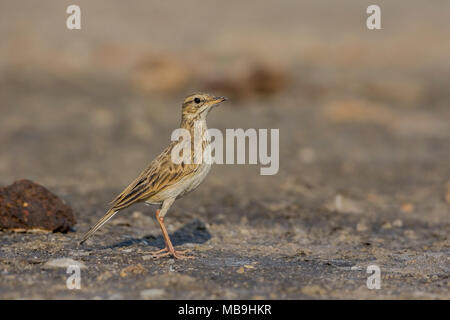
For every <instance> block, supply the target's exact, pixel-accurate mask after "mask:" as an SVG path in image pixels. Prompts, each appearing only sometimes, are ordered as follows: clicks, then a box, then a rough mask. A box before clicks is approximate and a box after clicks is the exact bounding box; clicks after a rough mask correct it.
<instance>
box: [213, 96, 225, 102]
mask: <svg viewBox="0 0 450 320" xmlns="http://www.w3.org/2000/svg"><path fill="white" fill-rule="evenodd" d="M224 101H227V98H225V97H214V99H213V101H212V102H213V104H219V103H221V102H224Z"/></svg>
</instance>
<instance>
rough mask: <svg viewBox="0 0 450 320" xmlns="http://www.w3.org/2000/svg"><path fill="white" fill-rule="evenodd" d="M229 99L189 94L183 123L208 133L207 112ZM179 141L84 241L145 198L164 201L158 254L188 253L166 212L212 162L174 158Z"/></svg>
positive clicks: (158, 216) (204, 142) (118, 199)
mask: <svg viewBox="0 0 450 320" xmlns="http://www.w3.org/2000/svg"><path fill="white" fill-rule="evenodd" d="M225 100H226V99H225V98H224V97H214V96H212V95H209V94H206V93H194V94H191V95H189V96H187V97H186V98H185V99H184V102H183V106H182V116H181V125H180V127H181V128H183V129H186V130H188V131H189V132H190V134H191V137H192V139H194V128H195V125H196V124H197V125H198V124H200V126H199V128H200V129H201V130H202V134H204V133H205V132H206V130H207V127H206V116H207V114H208V112H209V111H210V110H211V109H212V107H214V106H216V105H217V104H219V103H221V102H223V101H225ZM205 137H206V136H205ZM178 143H179V142H178V141H172V142H171V143H170V145H169V146H168V147H167V148H166V149H165V150H164V151H163V152H162V153H161V154H160V155H159V156H158V157H156V158H155V159H154V160H153V161H152V162H151V163H150V165H149V166H148V167H147V168H146V169H145V170H144V171H142V173H141V174H140V175H139V176H138V177H137V178H136V179H135V180H134V181H133V182H132V183H131V184H130V185H129V186H128V187H126V188H125V190H123V191H122V192H121V193H120V194H119V195H118V196H117V197H116V198H115V199H114V200H113V201H112V202H111V208H110V209H109V210H108V212H106V214H105V215H104V216H103V217H102V218H101V219H100V220H99V221H98V222H97V223H96V224H95V225H94V226H93V227H92V228H91V229H90V230H89V231H88V232H87V233H86V234H85V235H84V236H83V239H82V240H81V242H80V244H81V243H83V242H85V241H86V240H87V239H88V238H89V237H91V236H92V235H93V234H94V233H95V232H96V231H97V230H98V229H99V228H100V227H101V226H103V225H104V224H105V223H106V222H108V220H109V219H111V218H112V217H113V216H114V215H115V214H116V213H117V212H119V211H120V210H122V209H125V208H127V207H129V206H131V205H133V204H135V203H138V202H145V203H147V204H156V205H160V208H159V209H158V210H156V219H157V220H158V223H159V225H160V227H161V231H162V234H163V237H164V240H165V243H166V247H165V248H164V249H162V250H159V251H157V252H155V253H154V255H155V256H158V257H161V256H166V255H173V256H174V257H175V258H184V257H186V256H184V255H183V252H180V251H176V250H175V249H174V247H173V245H172V242H171V241H170V238H169V235H168V233H167V230H166V227H165V225H164V216H165V214H166V213H167V211H168V210H169V208H170V206H171V205H172V204H173V202H174V201H175V200H176V199H178V198H180V197H182V196H184V195H185V194H186V193H188V192H190V191H192V190H194V189H195V188H197V187H198V185H199V184H200V183H201V182H202V181H203V179H204V178H205V177H206V175H207V174H208V171H209V169H210V166H211V165H210V164H208V163H205V162H202V163H199V164H196V163H183V162H182V163H176V162H173V161H172V159H171V153H172V150H173V148H174V147H175V146H176V145H177V144H178ZM200 143H201V150H202V151H203V150H204V149H205V148H206V146H207V144H208V143H209V142H208V141H207V140H201V141H200ZM191 146H192V147H191V152H192V153H193V152H194V143H192V144H191ZM202 154H203V152H202ZM193 158H194V157H193V156H192V159H193Z"/></svg>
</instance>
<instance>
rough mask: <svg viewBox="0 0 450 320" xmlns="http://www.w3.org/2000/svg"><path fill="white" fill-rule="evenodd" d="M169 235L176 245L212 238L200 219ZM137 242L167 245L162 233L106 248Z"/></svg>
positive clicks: (159, 245) (161, 246)
mask: <svg viewBox="0 0 450 320" xmlns="http://www.w3.org/2000/svg"><path fill="white" fill-rule="evenodd" d="M169 236H170V239H171V240H172V244H173V245H174V246H179V245H183V244H185V243H205V242H206V241H208V240H209V239H211V234H210V233H209V231H208V230H207V228H206V225H205V224H204V223H203V222H202V221H200V220H198V219H194V220H192V221H191V222H189V223H186V224H185V225H184V226H183V227H181V228H180V229H178V230H176V231H175V232H174V233H172V234H169ZM136 243H145V244H146V245H149V246H153V247H158V248H161V249H162V248H164V247H165V242H164V238H163V237H162V235H158V236H154V235H148V236H145V237H142V238H132V239H127V240H124V241H121V242H118V243H115V244H113V245H110V246H106V247H104V249H114V248H120V247H128V246H131V245H133V244H136Z"/></svg>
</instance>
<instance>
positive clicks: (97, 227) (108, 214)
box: [80, 208, 118, 244]
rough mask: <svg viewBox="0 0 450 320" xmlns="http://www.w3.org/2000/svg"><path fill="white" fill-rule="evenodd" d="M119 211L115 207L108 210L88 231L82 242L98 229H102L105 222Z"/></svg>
mask: <svg viewBox="0 0 450 320" xmlns="http://www.w3.org/2000/svg"><path fill="white" fill-rule="evenodd" d="M117 212H118V211H114V210H113V208H111V209H109V210H108V212H106V214H105V215H104V216H103V217H102V218H101V219H100V220H98V222H97V223H96V224H95V226H93V227H92V228H91V230H89V231H88V232H86V234H85V235H84V236H83V239H82V240H81V241H80V244H83V243H84V242H85V241H86V240H87V239H89V238H90V237H91V236H92V235H93V234H94V233H95V232H96V231H97V230H98V229H100V228H101V227H102V226H103V225H104V224H105V223H107V222H108V220H109V219H111V218H112V217H113V216H114V215H115V214H116V213H117Z"/></svg>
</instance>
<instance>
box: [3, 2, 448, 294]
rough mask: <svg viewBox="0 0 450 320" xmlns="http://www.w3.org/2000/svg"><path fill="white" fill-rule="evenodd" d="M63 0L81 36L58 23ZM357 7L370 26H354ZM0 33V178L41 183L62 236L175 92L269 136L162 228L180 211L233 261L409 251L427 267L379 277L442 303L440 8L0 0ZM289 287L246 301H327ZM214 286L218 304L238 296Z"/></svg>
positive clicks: (125, 166) (368, 256)
mask: <svg viewBox="0 0 450 320" xmlns="http://www.w3.org/2000/svg"><path fill="white" fill-rule="evenodd" d="M71 4H77V5H79V6H80V7H81V30H68V29H67V28H66V19H67V17H68V14H66V8H67V7H68V6H69V5H71ZM371 4H378V5H379V6H380V7H381V25H382V30H368V29H367V28H366V19H367V17H368V15H367V14H366V8H367V7H368V6H369V5H371ZM0 38H1V39H2V41H0V185H2V186H5V185H8V184H10V183H12V182H13V181H14V180H16V179H19V178H27V179H31V180H34V181H36V182H38V183H41V184H43V185H44V186H46V187H49V188H50V189H51V190H54V191H56V192H57V193H58V194H59V195H61V196H62V197H63V198H64V199H65V200H66V201H67V202H68V203H69V204H70V205H71V206H72V207H74V209H75V214H76V217H77V220H78V227H77V233H76V234H75V235H69V236H68V237H79V236H80V234H81V233H82V232H81V231H86V229H87V228H88V226H89V225H90V224H92V223H93V222H94V221H95V220H96V219H97V218H99V217H100V216H101V215H102V213H103V211H104V210H105V209H106V207H107V202H108V201H110V200H111V199H113V197H114V196H115V194H116V193H117V192H119V191H121V190H122V188H123V187H125V186H126V185H127V184H128V183H129V182H130V181H131V180H132V179H134V177H135V176H136V175H137V174H138V173H139V172H140V171H141V169H142V168H143V167H144V166H145V165H146V164H147V163H148V162H149V161H150V160H152V159H153V158H154V157H155V156H156V155H157V154H159V152H160V151H162V150H163V148H164V147H165V146H166V145H167V144H168V142H169V139H170V134H171V132H172V130H173V129H175V128H176V127H177V126H178V124H179V121H180V107H181V102H182V100H183V98H184V96H186V95H187V94H190V93H191V92H193V91H207V92H211V93H213V94H215V95H225V96H227V97H228V98H229V101H228V102H227V103H226V104H224V105H223V106H221V107H220V108H216V109H215V110H214V112H212V113H211V114H210V116H209V120H208V124H209V127H213V128H219V129H222V130H224V129H225V128H244V129H246V128H279V129H280V171H279V173H278V174H277V175H275V176H260V175H259V166H247V165H245V166H244V165H239V166H238V165H216V166H214V168H213V170H212V171H211V173H210V175H209V177H208V179H207V180H206V181H205V182H204V184H203V185H202V186H201V187H200V188H199V189H198V190H197V191H196V192H195V193H194V194H193V195H191V196H190V197H188V198H186V200H182V201H183V202H180V203H179V204H177V205H176V206H174V209H173V214H170V215H169V219H173V223H174V227H173V230H176V229H177V228H178V227H181V226H182V225H183V223H185V222H188V221H190V220H191V219H193V218H198V219H200V220H201V221H203V222H205V223H206V224H207V225H206V226H207V227H208V230H209V231H210V233H211V235H212V237H213V238H212V239H211V240H210V241H212V245H213V246H215V248H218V247H219V246H220V245H221V244H222V245H223V246H226V245H227V243H228V244H229V243H230V242H229V241H228V240H229V239H230V237H234V238H235V240H233V241H235V242H233V241H231V240H230V241H231V242H232V243H234V244H235V245H236V247H235V249H236V252H239V250H241V249H238V248H242V243H245V246H244V247H246V248H248V250H249V251H248V252H246V254H248V255H251V253H250V252H252V251H251V248H253V250H256V251H258V250H259V249H258V248H260V246H263V245H264V246H265V247H266V249H264V250H263V249H261V250H263V251H264V252H265V254H269V255H270V254H272V255H274V256H276V257H278V258H279V255H280V254H281V255H288V256H289V255H296V254H298V252H299V251H298V250H299V245H300V246H301V247H302V248H306V247H307V248H309V249H304V252H303V253H302V254H300V256H302V255H303V256H305V255H307V256H312V257H313V258H312V259H314V257H315V258H317V259H318V257H319V256H320V258H321V259H333V257H334V258H336V257H338V256H339V257H341V258H342V256H346V257H347V259H350V260H351V259H354V261H369V260H373V259H375V260H378V261H384V263H385V264H389V263H393V266H394V265H395V263H394V262H393V260H390V258H389V257H392V255H395V254H397V253H398V252H397V253H395V252H396V251H395V250H412V251H413V252H415V254H417V255H419V256H421V257H422V258H423V261H425V260H428V261H429V259H431V258H429V257H426V256H424V255H423V252H422V251H421V250H426V249H424V247H427V248H428V249H427V250H431V251H433V250H434V251H433V252H436V253H437V256H436V257H435V258H436V259H437V261H436V263H435V264H431V265H427V267H425V266H421V267H420V268H419V267H416V265H412V266H410V268H412V269H407V271H404V270H406V269H402V270H403V271H398V270H397V272H406V273H408V272H409V274H411V273H412V274H414V273H415V272H418V270H419V269H420V270H422V271H421V272H424V273H425V274H429V275H430V277H431V276H432V275H436V274H437V275H438V278H437V280H436V279H435V280H436V283H440V286H438V285H436V286H434V284H431V287H430V289H429V291H428V293H427V294H430V295H431V296H433V294H435V295H438V296H440V297H442V295H443V294H444V295H445V294H446V295H447V297H448V290H447V289H448V287H447V289H445V287H446V285H448V278H447V280H445V277H444V276H442V277H441V275H445V273H447V272H448V271H449V269H448V267H446V268H447V269H444V265H445V263H447V264H448V260H446V258H445V256H446V255H448V250H449V241H448V231H449V220H450V219H449V217H450V215H449V206H450V164H449V157H450V148H449V141H450V140H449V139H450V128H449V123H450V108H449V107H450V106H449V104H450V90H449V83H450V81H449V80H450V41H449V39H450V2H448V1H444V0H436V1H433V2H432V3H430V2H425V1H365V0H363V1H361V0H358V1H356V0H354V1H339V2H337V1H294V0H292V1H287V0H281V1H236V0H229V1H200V0H192V1H182V2H175V1H149V0H145V1H143V0H136V1H132V2H124V1H100V0H98V1H84V0H79V1H76V2H72V1H61V0H58V1H56V0H55V1H49V0H47V1H40V2H36V1H12V0H1V1H0ZM140 209H142V211H144V210H146V209H145V208H140ZM133 210H134V209H133ZM133 210H132V209H130V212H133ZM144 212H146V211H144ZM124 217H129V215H124ZM124 219H131V220H129V221H128V222H127V223H128V225H133V221H134V220H132V218H124ZM183 219H185V220H183ZM177 223H179V224H177ZM110 228H111V229H109V230H112V229H114V226H111V227H110ZM116 228H117V226H116ZM120 228H122V229H120ZM149 228H150V227H146V228H145V226H144V227H142V228H141V229H139V227H137V229H130V228H128V229H127V227H123V226H121V227H119V231H117V232H118V234H119V235H121V236H123V235H124V234H130V233H133V232H134V235H135V236H137V237H139V236H145V235H146V234H148V233H149V230H153V229H151V228H154V230H155V234H156V232H157V226H156V224H155V225H151V228H150V229H149ZM80 230H81V231H80ZM107 230H108V229H107ZM136 230H137V231H136ZM233 230H234V231H233ZM230 232H231V234H230ZM109 234H112V235H114V234H113V233H109ZM432 234H433V235H432ZM263 235H264V241H263V242H261V241H262V240H261V236H263ZM116 236H117V235H116ZM116 239H117V238H116ZM214 239H216V240H214ZM376 239H378V240H376ZM16 240H17V239H16V238H13V239H12V240H11V241H12V242H11V243H14V241H16ZM36 241H38V240H36ZM105 241H106V242H108V241H109V243H114V240H112V238H111V239H106V240H105ZM117 241H118V240H117ZM214 241H216V242H214ZM365 242H370V243H372V244H373V246H372V247H371V249H370V250H368V251H367V250H366V251H364V252H365V253H364V254H363V256H359V253H356V252H361V251H362V250H360V249H358V246H359V245H361V246H363V247H364V246H365V245H363V244H361V243H365ZM374 243H375V244H374ZM394 243H395V244H394ZM377 244H378V245H377ZM230 245H231V244H230ZM267 246H269V249H267ZM386 246H387V247H386ZM270 248H272V249H273V250H274V251H271V249H270ZM380 248H384V249H383V250H388V251H389V250H390V251H389V252H385V251H383V250H382V249H380ZM412 248H414V249H412ZM430 248H431V249H430ZM222 249H223V250H230V251H229V252H233V250H234V249H233V248H227V247H223V248H222ZM60 250H62V249H61V248H60ZM67 250H69V249H67ZM280 250H281V251H280ZM302 250H303V249H302ZM305 250H306V251H305ZM308 250H309V251H308ZM354 250H356V252H355V251H354ZM377 250H378V251H377ZM414 250H418V251H414ZM254 252H255V251H254ZM305 252H306V253H305ZM318 252H320V253H318ZM438 253H439V254H438ZM230 254H231V253H230ZM315 254H318V255H319V256H315ZM361 254H362V253H361ZM398 254H400V253H398ZM402 254H404V252H403V253H402ZM277 255H278V256H277ZM442 255H444V257H443V256H442ZM409 258H410V259H413V258H414V259H416V261H418V260H417V256H415V255H414V254H412V256H411V257H409V256H408V259H409ZM405 259H406V258H405ZM419 260H420V259H419ZM380 263H381V262H380ZM271 267H273V266H271ZM271 267H270V266H268V267H267V268H268V269H267V270H270V268H271ZM415 268H416V269H415ZM417 268H419V269H417ZM427 268H428V269H427ZM424 270H425V271H424ZM261 272H263V271H261ZM297 275H298V274H297ZM269 278H270V277H269ZM269 278H267V279H269ZM398 280H399V282H398V283H397V284H395V285H399V286H407V285H408V281H403V280H404V279H403V278H402V277H401V276H400V278H399V279H398ZM267 281H269V280H267ZM442 281H443V282H442ZM445 281H447V282H445ZM289 282H290V280H288V279H285V282H283V281H281V284H280V283H278V282H277V283H278V284H276V285H275V284H273V283H272V284H270V285H268V287H267V288H269V287H271V288H273V286H276V288H277V289H275V290H269V289H267V295H266V294H264V293H262V296H263V297H271V296H270V294H269V291H270V292H276V293H280V295H279V296H275V298H276V297H281V298H283V297H291V296H290V295H293V297H298V295H297V294H300V295H302V294H303V295H304V294H306V295H310V296H317V295H319V296H331V297H332V296H333V294H335V295H336V296H339V297H341V296H342V291H339V293H336V292H334V293H333V291H330V290H331V289H330V290H328V289H327V288H326V286H325V289H324V290H325V291H320V290H319V291H317V290H312V291H311V290H310V288H309V289H308V288H306V289H305V290H303V291H298V290H301V289H298V290H297V289H292V290H293V291H292V290H291V291H289V290H287V289H286V288H288V287H289ZM261 285H262V286H263V284H261ZM395 285H393V286H395ZM337 286H338V287H339V286H343V287H345V285H344V284H342V283H341V284H340V285H338V284H337ZM300 287H301V286H300ZM300 287H299V288H300ZM345 288H347V287H345ZM416 288H417V286H416V285H415V284H413V285H411V287H410V288H409V289H408V290H409V291H408V290H406V291H407V292H409V294H412V295H413V293H414V292H415V290H416ZM316 289H317V288H316ZM319 289H320V288H319ZM341 289H342V288H341ZM230 290H231V291H230V292H229V293H228V296H227V295H224V296H220V295H219V296H220V297H228V298H230V297H231V298H233V297H239V298H242V297H248V298H251V297H253V294H254V293H248V294H247V293H246V294H242V292H241V293H239V292H238V293H236V292H235V291H233V290H234V289H230ZM296 290H297V291H296ZM308 290H309V291H308ZM361 290H362V289H361ZM263 291H264V290H263ZM263 291H261V292H263ZM344 291H345V290H344ZM264 292H265V291H264ZM283 292H284V293H283ZM299 292H300V293H299ZM324 292H325V293H324ZM402 292H405V291H402ZM347 294H348V296H349V297H352V294H355V291H354V288H353V289H351V290H350V289H348V292H347ZM359 294H361V295H362V296H364V294H365V293H362V291H361V292H359ZM385 294H387V295H396V294H398V292H397V293H396V292H395V290H394V291H391V292H390V293H386V292H385ZM344 296H345V294H344ZM419 296H420V295H419ZM272 298H273V297H272Z"/></svg>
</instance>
